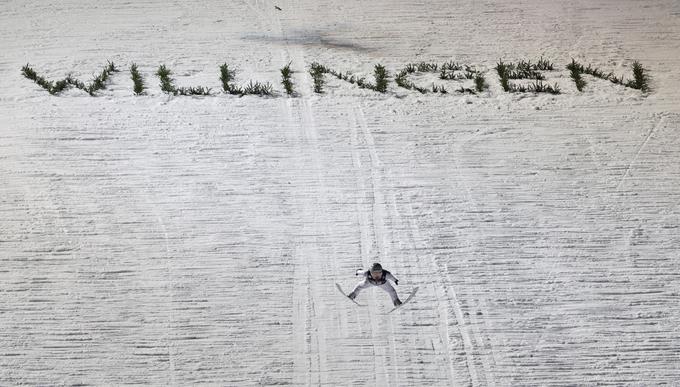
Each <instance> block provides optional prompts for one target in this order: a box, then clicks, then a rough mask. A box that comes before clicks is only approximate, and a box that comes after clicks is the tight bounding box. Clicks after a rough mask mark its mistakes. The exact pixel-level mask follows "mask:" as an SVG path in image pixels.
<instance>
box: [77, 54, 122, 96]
mask: <svg viewBox="0 0 680 387" xmlns="http://www.w3.org/2000/svg"><path fill="white" fill-rule="evenodd" d="M115 72H118V69H116V66H115V65H114V64H113V62H108V64H107V65H106V67H105V68H104V69H103V70H102V72H101V73H99V75H98V76H96V77H95V78H94V79H93V80H92V82H91V83H90V85H89V86H87V87H85V88H84V90H85V91H87V93H88V94H90V95H91V96H94V95H95V93H96V92H97V91H99V90H103V89H106V83H107V81H108V80H109V78H110V77H111V75H112V74H113V73H115ZM79 86H80V85H78V86H76V87H78V88H80V87H79Z"/></svg>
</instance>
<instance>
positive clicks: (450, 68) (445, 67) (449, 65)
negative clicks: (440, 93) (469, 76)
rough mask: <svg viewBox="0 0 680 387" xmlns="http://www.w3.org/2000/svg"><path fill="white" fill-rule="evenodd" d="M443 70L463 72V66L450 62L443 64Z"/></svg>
mask: <svg viewBox="0 0 680 387" xmlns="http://www.w3.org/2000/svg"><path fill="white" fill-rule="evenodd" d="M441 69H442V70H446V71H463V66H461V65H460V64H459V63H457V62H454V61H449V62H445V63H444V64H442V67H441Z"/></svg>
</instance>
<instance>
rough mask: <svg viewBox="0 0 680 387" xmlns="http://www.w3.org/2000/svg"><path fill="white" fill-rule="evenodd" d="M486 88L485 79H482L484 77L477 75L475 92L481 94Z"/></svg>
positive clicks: (480, 74)
mask: <svg viewBox="0 0 680 387" xmlns="http://www.w3.org/2000/svg"><path fill="white" fill-rule="evenodd" d="M488 87H489V86H488V85H487V84H486V79H484V75H483V74H482V73H477V75H476V76H475V90H477V92H478V93H481V92H483V91H484V90H486V89H487V88H488Z"/></svg>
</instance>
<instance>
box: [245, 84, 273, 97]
mask: <svg viewBox="0 0 680 387" xmlns="http://www.w3.org/2000/svg"><path fill="white" fill-rule="evenodd" d="M273 92H274V88H273V87H272V85H271V84H270V83H269V82H266V83H260V82H255V83H253V81H250V83H248V85H247V86H246V87H244V88H243V92H242V95H248V94H253V95H259V96H261V97H262V96H265V95H272V93H273Z"/></svg>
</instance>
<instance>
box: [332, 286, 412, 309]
mask: <svg viewBox="0 0 680 387" xmlns="http://www.w3.org/2000/svg"><path fill="white" fill-rule="evenodd" d="M335 287H336V288H338V290H339V291H340V293H342V295H343V296H345V297H347V298H349V296H348V295H347V293H345V292H344V291H343V290H342V287H340V284H338V283H336V284H335ZM417 291H418V287H417V286H416V287H415V288H413V291H412V292H411V294H409V296H408V297H406V299H405V300H404V302H402V303H401V304H399V305H397V306H395V307H394V308H393V309H392V310H390V311H389V312H387V313H385V314H390V313H392V312H394V311H395V310H397V309H399V308H401V307H402V306H404V305H406V303H407V302H409V301H411V299H412V298H413V296H415V295H416V292H417ZM349 299H350V301H352V302H353V303H355V304H357V305H359V306H366V305H364V304H360V303H358V302H356V301H355V300H354V299H352V298H349Z"/></svg>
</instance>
